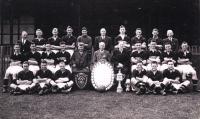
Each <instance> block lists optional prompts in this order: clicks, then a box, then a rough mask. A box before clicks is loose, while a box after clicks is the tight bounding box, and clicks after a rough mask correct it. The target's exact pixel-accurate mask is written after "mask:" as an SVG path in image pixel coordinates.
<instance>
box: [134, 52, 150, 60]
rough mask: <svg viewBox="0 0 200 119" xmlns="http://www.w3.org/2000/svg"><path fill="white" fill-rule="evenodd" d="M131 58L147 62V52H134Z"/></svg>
mask: <svg viewBox="0 0 200 119" xmlns="http://www.w3.org/2000/svg"><path fill="white" fill-rule="evenodd" d="M131 57H134V58H136V59H140V60H146V59H147V52H146V51H141V52H138V51H134V52H132V53H131Z"/></svg>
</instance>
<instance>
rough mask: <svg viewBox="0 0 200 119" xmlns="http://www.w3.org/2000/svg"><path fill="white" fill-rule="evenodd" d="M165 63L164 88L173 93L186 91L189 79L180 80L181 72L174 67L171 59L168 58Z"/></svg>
mask: <svg viewBox="0 0 200 119" xmlns="http://www.w3.org/2000/svg"><path fill="white" fill-rule="evenodd" d="M167 64H168V68H167V69H165V70H164V71H163V77H164V80H163V84H164V85H165V90H166V91H168V92H173V93H175V94H177V93H184V92H186V91H187V90H188V87H189V85H190V81H188V80H185V81H181V74H180V72H179V71H178V70H176V69H175V68H174V62H173V61H172V60H169V61H168V63H167Z"/></svg>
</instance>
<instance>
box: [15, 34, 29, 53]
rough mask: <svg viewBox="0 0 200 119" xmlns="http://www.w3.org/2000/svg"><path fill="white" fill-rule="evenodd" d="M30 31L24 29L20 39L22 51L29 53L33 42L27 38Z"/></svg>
mask: <svg viewBox="0 0 200 119" xmlns="http://www.w3.org/2000/svg"><path fill="white" fill-rule="evenodd" d="M27 36H28V33H27V32H26V31H22V34H21V40H19V41H18V43H19V44H20V47H21V53H23V54H27V53H28V52H30V50H31V49H30V46H31V42H30V41H29V40H28V39H27Z"/></svg>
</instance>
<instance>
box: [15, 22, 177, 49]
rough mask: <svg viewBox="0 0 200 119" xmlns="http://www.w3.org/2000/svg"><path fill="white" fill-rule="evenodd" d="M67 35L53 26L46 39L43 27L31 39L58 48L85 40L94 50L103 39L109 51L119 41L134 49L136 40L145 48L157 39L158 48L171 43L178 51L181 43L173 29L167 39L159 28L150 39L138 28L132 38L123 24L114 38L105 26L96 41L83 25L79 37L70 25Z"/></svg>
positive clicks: (26, 46)
mask: <svg viewBox="0 0 200 119" xmlns="http://www.w3.org/2000/svg"><path fill="white" fill-rule="evenodd" d="M66 33H67V34H66V35H64V36H63V37H61V38H60V37H59V36H58V29H57V28H53V30H52V34H53V36H52V37H50V38H48V39H45V38H43V36H42V35H43V32H42V30H41V29H37V30H36V38H34V39H32V40H31V41H32V42H34V43H35V44H36V45H37V47H40V48H43V47H44V46H43V45H44V44H46V43H47V42H49V43H50V44H51V45H52V46H53V48H55V49H58V47H57V46H59V43H60V42H61V41H64V42H65V43H66V45H67V48H74V47H75V46H76V43H77V42H80V41H81V42H84V44H85V49H87V50H91V49H92V46H93V48H94V51H96V50H98V49H99V48H98V43H99V42H101V41H103V42H104V43H105V50H107V51H112V50H114V48H117V47H118V43H119V41H124V42H125V44H126V45H125V47H127V48H129V49H134V44H135V43H136V42H141V43H142V47H143V48H147V47H148V46H147V45H146V44H149V43H150V42H151V41H155V42H156V43H157V46H156V47H157V48H158V49H162V46H163V45H164V44H165V43H170V44H171V45H172V50H173V51H178V49H179V44H178V40H177V39H176V38H174V37H173V35H174V33H173V31H172V30H168V31H167V38H165V39H161V38H159V36H158V35H159V31H158V29H156V28H154V29H153V30H152V35H153V36H152V38H149V39H148V40H146V38H144V37H143V36H142V29H141V28H137V29H136V31H135V34H136V35H135V36H134V37H132V38H130V37H129V36H127V34H126V29H125V27H124V26H123V25H122V26H120V28H119V35H118V36H117V37H115V38H114V39H112V38H111V37H109V36H107V34H106V29H105V28H101V29H100V36H97V37H95V40H94V42H92V41H93V40H92V37H90V36H89V35H88V34H87V28H86V27H83V28H82V32H81V33H82V35H80V36H78V38H76V37H75V36H73V29H72V27H70V26H68V27H67V29H66ZM27 35H28V34H27V32H25V31H23V32H22V38H21V40H20V41H19V42H20V43H21V44H22V46H23V47H22V49H21V51H22V52H28V51H30V42H29V41H30V40H28V39H27ZM131 46H132V47H131Z"/></svg>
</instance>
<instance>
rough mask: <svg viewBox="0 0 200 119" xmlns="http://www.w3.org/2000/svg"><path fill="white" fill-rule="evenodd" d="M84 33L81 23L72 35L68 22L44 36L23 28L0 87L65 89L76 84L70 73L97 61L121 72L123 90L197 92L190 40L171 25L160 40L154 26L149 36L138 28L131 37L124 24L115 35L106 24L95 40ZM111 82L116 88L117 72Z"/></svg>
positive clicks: (20, 90)
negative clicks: (62, 30)
mask: <svg viewBox="0 0 200 119" xmlns="http://www.w3.org/2000/svg"><path fill="white" fill-rule="evenodd" d="M87 32H88V31H87V28H86V27H83V28H82V29H81V35H80V36H78V37H77V38H76V37H75V36H73V29H72V27H71V26H67V28H66V35H64V36H62V37H59V34H58V29H57V28H53V30H52V37H50V38H48V39H45V38H43V32H42V30H41V29H37V30H36V37H35V38H34V39H28V33H27V32H26V31H22V34H21V39H20V40H19V41H18V42H17V43H16V44H14V48H13V49H14V51H13V54H12V55H11V56H10V65H9V67H8V68H7V70H6V73H5V76H4V79H3V92H4V93H6V92H10V94H12V95H19V94H24V93H27V94H32V93H38V94H39V95H43V94H47V93H69V92H70V91H71V89H72V88H73V86H74V84H75V82H74V73H77V72H91V69H92V67H93V66H94V64H95V63H97V62H99V61H101V60H106V61H107V62H109V63H110V64H112V66H113V69H114V74H115V75H116V74H117V73H118V72H119V71H120V72H121V73H122V74H123V75H124V76H125V78H124V80H123V81H122V87H123V90H125V91H126V92H130V91H132V92H134V93H136V94H137V95H140V94H151V93H152V94H161V95H167V94H178V93H186V92H189V91H190V90H191V88H190V87H193V91H196V92H198V86H197V84H198V78H197V74H196V71H195V69H194V68H193V66H192V62H191V58H192V54H191V52H190V51H189V44H188V43H187V42H185V41H183V42H181V43H179V41H178V40H177V39H176V38H174V37H173V35H174V33H173V31H172V30H167V34H166V35H167V38H165V39H161V38H160V37H159V30H158V29H157V28H154V29H153V30H152V37H151V38H149V39H148V40H147V39H145V38H144V37H143V36H142V29H141V28H137V29H136V30H135V36H133V37H132V38H130V37H129V36H127V34H126V28H125V26H123V25H121V26H120V27H119V35H118V36H116V37H115V38H113V39H112V38H111V37H109V36H107V34H106V29H105V28H101V29H100V35H99V36H97V37H95V39H94V40H92V37H90V36H89V35H88V33H87ZM114 82H115V83H114V84H113V87H116V85H117V82H116V77H115V81H114Z"/></svg>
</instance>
